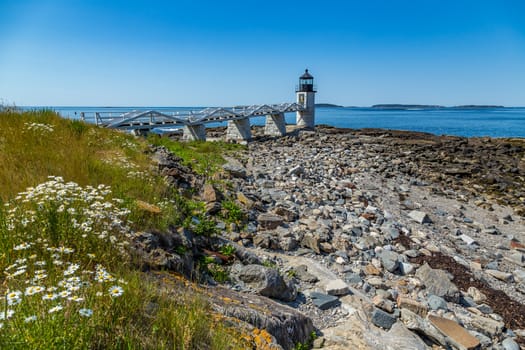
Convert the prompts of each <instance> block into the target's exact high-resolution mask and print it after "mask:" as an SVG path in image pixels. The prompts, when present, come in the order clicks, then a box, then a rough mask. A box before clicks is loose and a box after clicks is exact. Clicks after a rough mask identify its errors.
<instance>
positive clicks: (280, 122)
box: [264, 113, 286, 136]
mask: <svg viewBox="0 0 525 350" xmlns="http://www.w3.org/2000/svg"><path fill="white" fill-rule="evenodd" d="M264 134H265V135H270V136H283V135H285V134H286V121H285V119H284V113H277V114H268V115H267V116H266V124H265V126H264Z"/></svg>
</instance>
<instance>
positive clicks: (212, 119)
mask: <svg viewBox="0 0 525 350" xmlns="http://www.w3.org/2000/svg"><path fill="white" fill-rule="evenodd" d="M315 92H316V91H315V89H314V86H313V77H312V76H311V75H310V74H308V70H306V72H305V74H303V75H302V76H301V77H300V78H299V85H298V87H297V89H296V94H297V102H292V103H280V104H270V105H266V104H265V105H253V106H237V107H214V108H205V109H202V110H197V111H187V112H181V111H174V112H167V111H163V112H159V111H154V110H142V111H138V110H137V111H131V112H124V113H115V112H80V118H81V119H82V120H85V121H89V122H93V123H95V124H97V125H99V126H103V127H107V128H112V129H121V130H128V131H133V132H135V133H137V134H144V133H147V132H150V131H151V130H152V129H162V128H174V127H175V128H176V127H182V130H183V139H185V140H206V124H209V123H217V122H227V123H228V129H227V134H226V138H227V139H230V140H249V139H251V128H250V118H252V117H261V116H266V124H265V134H267V135H272V136H282V135H284V134H286V122H285V117H284V115H285V113H292V112H295V113H296V124H297V126H299V127H307V128H313V127H314V125H315V121H314V115H315V104H314V96H315Z"/></svg>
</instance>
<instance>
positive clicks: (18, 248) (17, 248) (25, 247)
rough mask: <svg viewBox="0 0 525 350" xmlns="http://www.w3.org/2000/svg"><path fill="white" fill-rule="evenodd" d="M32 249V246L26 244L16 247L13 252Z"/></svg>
mask: <svg viewBox="0 0 525 350" xmlns="http://www.w3.org/2000/svg"><path fill="white" fill-rule="evenodd" d="M30 247H31V244H29V243H25V242H24V243H21V244H19V245H16V246H14V248H13V250H25V249H29V248H30Z"/></svg>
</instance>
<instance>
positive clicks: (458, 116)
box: [23, 107, 525, 138]
mask: <svg viewBox="0 0 525 350" xmlns="http://www.w3.org/2000/svg"><path fill="white" fill-rule="evenodd" d="M23 108H24V109H34V108H42V107H23ZM46 108H51V109H53V110H55V111H57V112H58V113H60V114H61V115H62V116H64V117H66V118H79V116H80V112H95V111H97V112H112V114H114V115H118V114H119V113H122V112H129V111H132V110H156V111H159V112H168V111H179V112H184V111H188V110H200V109H202V108H203V107H46ZM75 113H76V114H75ZM264 120H265V118H264V117H256V118H251V122H252V124H255V125H264ZM286 121H287V123H290V124H294V123H295V113H287V114H286ZM316 124H318V125H319V124H326V125H331V126H334V127H340V128H352V129H361V128H382V129H393V130H410V131H421V132H428V133H432V134H435V135H456V136H467V137H474V136H490V137H522V138H525V107H513V108H479V109H458V108H439V109H405V110H383V109H376V108H361V107H317V108H316ZM209 125H210V126H211V125H212V124H209ZM213 125H220V124H213Z"/></svg>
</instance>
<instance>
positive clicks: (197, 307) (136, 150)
mask: <svg viewBox="0 0 525 350" xmlns="http://www.w3.org/2000/svg"><path fill="white" fill-rule="evenodd" d="M186 147H188V146H180V149H182V150H184V151H183V152H182V153H183V154H184V157H187V159H189V158H191V152H197V153H198V152H200V151H201V150H203V151H204V152H205V153H206V155H205V156H202V157H201V156H200V155H195V156H194V159H201V160H202V162H203V163H195V162H194V163H195V164H194V165H196V164H201V165H199V166H198V167H199V168H200V169H201V170H202V169H204V171H211V169H212V168H213V167H215V166H216V164H219V163H220V159H219V158H220V157H219V149H220V147H219V146H213V147H212V148H211V149H210V148H208V147H210V146H204V145H198V146H192V147H194V148H191V149H188V148H186ZM214 147H217V148H214ZM147 148H148V146H147V144H146V142H144V140H141V139H136V138H134V137H132V136H130V135H126V134H123V133H120V132H115V131H111V130H106V129H100V128H97V127H95V126H92V125H88V124H85V123H83V122H79V121H72V120H65V119H62V118H60V117H59V116H57V115H56V114H55V113H54V112H52V111H45V110H44V111H32V112H24V113H22V112H18V111H7V110H4V111H2V109H1V108H0V271H1V272H2V274H1V275H0V297H1V298H2V299H1V300H0V348H9V349H27V348H31V349H73V348H74V349H203V348H209V349H237V348H242V347H243V346H244V344H242V343H241V340H240V339H243V338H242V337H240V336H239V334H238V331H236V330H235V329H233V328H230V327H227V326H226V325H225V323H224V322H223V321H221V320H218V319H216V318H214V317H210V313H211V310H210V309H209V306H208V305H207V303H206V299H205V297H204V296H203V294H200V293H198V292H195V290H194V289H193V288H191V286H190V285H186V287H182V286H184V285H182V286H181V285H175V284H171V285H168V284H166V282H162V283H161V281H162V280H163V278H162V275H161V276H154V275H151V274H146V273H144V272H141V271H139V270H137V269H136V267H135V266H136V264H135V263H134V262H133V261H132V258H131V254H130V253H129V250H128V245H129V242H130V232H133V231H137V230H144V229H149V228H158V229H162V228H165V227H167V226H169V225H175V226H178V225H183V224H184V223H185V222H188V217H191V216H192V215H194V214H195V213H198V212H199V210H200V209H199V208H201V207H202V205H200V204H198V203H195V202H191V201H188V200H186V199H184V198H182V197H180V196H179V195H178V194H177V193H176V191H173V190H170V189H169V188H168V187H167V185H166V184H165V183H164V181H163V179H162V178H160V177H157V176H155V175H154V174H152V173H151V171H150V169H151V167H152V164H151V163H150V160H149V158H148V157H147V155H146V153H145V151H146V150H147ZM199 162H200V161H199ZM190 163H191V161H190ZM202 164H208V165H206V166H204V168H202ZM144 203H146V204H144ZM149 207H153V208H158V209H159V210H158V212H157V210H155V211H153V212H152V211H151V210H145V209H144V208H149ZM201 222H203V221H201ZM201 226H202V227H200V229H202V231H203V232H204V233H203V234H212V233H213V232H211V231H212V230H213V228H212V227H211V224H208V223H207V222H206V221H204V224H201ZM208 226H210V227H208Z"/></svg>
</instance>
